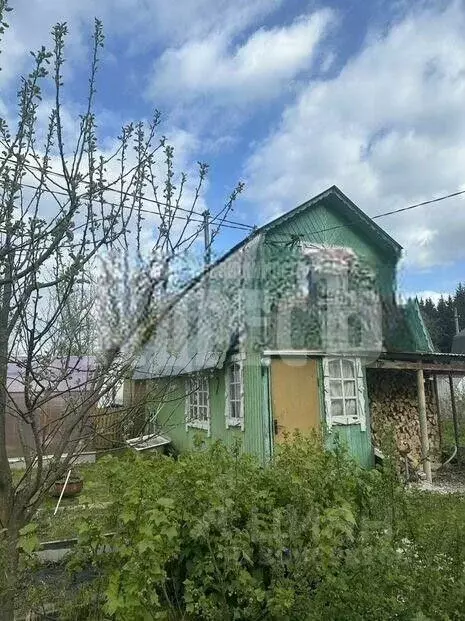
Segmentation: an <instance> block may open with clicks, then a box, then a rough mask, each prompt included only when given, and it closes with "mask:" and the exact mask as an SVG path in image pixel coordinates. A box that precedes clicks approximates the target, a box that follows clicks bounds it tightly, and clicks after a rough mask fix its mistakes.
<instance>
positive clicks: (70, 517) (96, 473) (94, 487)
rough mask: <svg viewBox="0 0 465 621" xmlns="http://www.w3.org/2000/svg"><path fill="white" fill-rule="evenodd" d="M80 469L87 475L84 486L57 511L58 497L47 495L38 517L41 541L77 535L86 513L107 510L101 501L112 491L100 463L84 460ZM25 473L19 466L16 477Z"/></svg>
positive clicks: (64, 500)
mask: <svg viewBox="0 0 465 621" xmlns="http://www.w3.org/2000/svg"><path fill="white" fill-rule="evenodd" d="M78 471H79V474H80V475H81V476H82V478H83V479H84V487H83V490H82V492H81V494H80V495H79V496H76V497H74V498H62V500H61V503H60V508H59V510H58V512H57V514H56V515H53V512H54V510H55V507H56V504H57V501H58V498H55V497H53V496H51V495H49V496H47V497H46V498H45V499H44V502H43V504H42V506H41V507H40V509H39V512H38V513H37V515H36V517H35V518H34V522H35V523H36V524H37V535H38V537H39V539H40V540H41V541H52V540H55V539H71V538H73V537H76V535H77V532H78V524H79V522H80V521H81V520H82V519H83V517H85V516H86V515H89V514H92V513H93V514H95V512H96V511H102V510H104V507H102V506H101V505H104V504H105V503H106V502H107V501H108V500H109V492H108V485H107V482H106V481H104V480H102V478H101V473H100V469H99V468H98V464H82V465H80V466H79V468H78ZM23 473H24V470H15V471H14V474H13V476H14V480H15V481H19V480H20V478H21V476H22V474H23Z"/></svg>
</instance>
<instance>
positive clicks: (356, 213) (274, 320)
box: [126, 187, 465, 466]
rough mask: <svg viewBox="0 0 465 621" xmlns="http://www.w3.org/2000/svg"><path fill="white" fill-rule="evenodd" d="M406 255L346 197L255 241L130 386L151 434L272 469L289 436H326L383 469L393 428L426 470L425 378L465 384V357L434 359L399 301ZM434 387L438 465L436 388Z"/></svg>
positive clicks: (185, 298) (207, 279) (171, 318)
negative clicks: (458, 377) (377, 454)
mask: <svg viewBox="0 0 465 621" xmlns="http://www.w3.org/2000/svg"><path fill="white" fill-rule="evenodd" d="M400 255H401V247H400V246H399V244H398V243H397V242H396V241H394V240H393V239H392V238H391V237H390V236H389V235H388V234H387V233H386V232H385V231H384V230H383V229H382V228H380V227H379V226H378V225H377V224H376V223H375V222H374V221H373V220H371V219H370V218H369V217H368V216H366V215H365V214H364V213H363V212H362V211H361V210H360V209H359V208H358V207H357V206H356V205H354V203H352V201H350V200H349V199H348V198H347V197H346V196H345V195H344V194H343V193H342V192H341V191H340V190H339V189H338V188H336V187H331V188H330V189H328V190H327V191H325V192H323V193H322V194H320V195H318V196H316V197H315V198H313V199H311V200H309V201H308V202H306V203H304V204H303V205H301V206H299V207H297V208H296V209H294V210H292V211H290V212H289V213H286V214H284V215H283V216H281V217H279V218H277V219H276V220H274V221H273V222H270V223H269V224H267V225H265V226H264V227H261V228H260V229H257V230H255V231H254V232H253V233H252V234H251V235H250V236H249V237H248V238H247V239H245V240H244V241H243V242H242V243H240V244H239V245H237V246H236V247H235V248H233V249H232V250H231V251H230V252H228V253H227V254H226V255H225V256H224V257H223V258H222V259H220V260H219V261H217V262H216V263H215V264H214V265H212V266H211V268H209V269H207V270H206V271H205V272H204V274H202V275H201V276H200V277H198V278H196V279H195V280H193V281H192V283H191V284H190V285H189V286H188V287H187V288H186V289H185V291H184V292H183V294H182V295H181V296H180V297H179V300H178V302H177V303H176V305H175V306H174V308H173V309H172V311H171V312H170V313H169V315H168V316H166V317H165V319H164V320H163V321H162V322H161V323H160V324H159V325H158V326H157V328H156V335H155V337H154V339H153V341H152V342H151V343H150V346H149V347H147V348H146V350H145V351H144V354H143V356H141V358H140V360H139V361H138V364H137V368H136V372H135V374H134V378H133V380H132V381H131V382H130V383H128V385H127V387H126V388H127V391H126V395H127V399H129V400H131V401H132V403H133V404H134V403H137V402H140V403H142V404H144V405H143V406H141V408H140V410H141V411H140V416H139V418H138V420H139V422H140V432H141V433H142V432H144V433H146V432H148V431H150V430H151V431H153V432H162V433H164V434H165V435H168V436H169V437H170V438H171V440H172V442H173V444H174V446H175V447H176V448H177V449H178V450H180V451H182V450H186V449H189V448H191V447H193V446H194V443H195V437H196V436H197V435H199V434H200V436H201V437H202V438H204V439H205V440H206V441H211V440H217V439H221V440H222V441H224V442H225V443H226V444H228V445H232V444H233V443H234V442H236V441H237V440H240V442H241V443H242V446H243V449H244V450H245V451H248V452H250V453H254V454H256V455H258V456H259V457H260V458H261V459H262V460H264V461H266V460H267V459H268V458H269V457H270V455H271V454H272V452H273V448H274V445H275V443H276V442H279V441H281V440H282V438H283V437H284V436H285V435H286V433H287V432H289V433H292V432H293V430H295V429H299V430H301V431H304V432H305V431H308V430H311V429H315V428H319V427H320V426H322V427H323V428H324V429H325V433H326V434H327V438H328V443H329V445H331V443H332V442H334V438H336V437H337V436H338V437H339V438H341V439H342V440H343V441H345V442H346V443H347V444H348V446H349V449H350V451H351V452H352V454H353V455H354V456H355V457H356V458H357V459H358V460H359V461H360V463H362V464H364V465H366V466H369V465H371V464H372V463H373V446H374V438H375V439H376V442H378V441H379V440H380V436H381V435H382V429H384V428H385V427H386V426H388V425H389V424H390V423H393V425H394V427H395V431H396V434H397V441H398V444H399V445H401V444H403V443H405V442H408V443H409V445H410V447H409V448H410V453H411V457H412V459H413V460H414V461H417V462H418V461H419V458H420V453H421V450H422V445H421V443H420V433H419V422H418V421H419V416H418V413H419V410H418V406H417V402H418V398H417V386H419V385H420V383H418V384H417V381H418V377H419V375H418V372H423V371H424V372H426V374H427V379H428V378H429V377H430V376H431V377H432V376H433V375H434V376H435V375H436V374H438V373H449V372H454V373H461V374H464V373H465V356H455V357H453V356H443V355H441V354H436V353H434V352H433V347H432V343H431V339H430V338H429V334H428V332H427V330H426V327H425V325H424V323H423V320H422V317H421V314H420V312H419V307H418V303H417V302H416V301H409V302H408V303H407V304H406V305H405V306H403V307H401V306H399V305H397V304H396V268H397V264H398V261H399V258H400ZM425 384H426V391H425V400H426V414H427V424H428V426H429V430H428V432H429V438H430V444H431V448H430V453H429V454H428V456H433V457H434V450H435V449H437V448H438V437H439V432H438V413H437V407H436V394H435V390H434V385H435V382H430V381H427V382H425ZM422 411H423V410H422ZM425 446H426V445H425V440H423V452H425V451H426V448H425Z"/></svg>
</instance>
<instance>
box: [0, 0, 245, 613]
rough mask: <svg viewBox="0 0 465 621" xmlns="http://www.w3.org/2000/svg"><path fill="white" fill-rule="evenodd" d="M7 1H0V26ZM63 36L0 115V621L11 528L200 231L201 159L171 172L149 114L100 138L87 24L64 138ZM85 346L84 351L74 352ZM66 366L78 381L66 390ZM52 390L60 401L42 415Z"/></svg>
mask: <svg viewBox="0 0 465 621" xmlns="http://www.w3.org/2000/svg"><path fill="white" fill-rule="evenodd" d="M8 10H9V7H8V6H7V2H6V0H0V21H1V23H2V27H1V34H3V32H4V29H5V27H6V26H7V24H6V22H5V19H6V14H7V12H8ZM66 35H67V26H66V24H64V23H63V24H57V25H56V26H55V27H54V28H53V30H52V40H53V46H52V50H51V51H49V50H47V49H46V48H44V47H42V48H41V49H40V50H39V51H38V52H37V53H35V54H33V67H32V69H31V72H30V73H29V74H28V75H27V76H26V77H24V78H22V79H21V86H20V89H19V92H18V117H17V120H16V121H14V122H11V121H10V122H9V121H7V120H6V119H0V146H1V149H0V151H1V153H0V545H1V546H2V547H3V548H4V554H3V555H2V562H3V565H4V566H3V567H2V568H1V571H0V619H1V620H11V619H13V616H14V593H15V586H16V585H15V582H16V574H17V568H18V538H19V536H20V531H21V529H23V528H24V527H25V525H27V524H28V523H29V522H30V521H31V519H32V518H33V516H34V514H35V512H36V511H37V509H38V507H39V506H40V504H41V502H42V501H43V499H44V497H45V495H46V494H47V493H48V491H49V490H50V488H51V487H52V486H53V484H54V483H55V481H56V480H57V479H59V478H61V477H62V476H63V475H64V474H65V473H66V472H67V470H68V469H69V468H70V466H71V464H72V463H73V461H74V460H75V459H76V457H77V456H78V455H79V453H80V452H82V451H85V450H86V449H87V448H89V446H91V445H92V441H93V433H94V429H95V424H94V423H95V421H94V417H95V412H96V406H97V405H98V404H99V403H100V402H101V401H102V399H104V398H105V396H106V395H108V394H110V393H112V391H113V389H114V387H115V386H116V385H117V384H118V383H120V382H121V379H122V378H123V377H124V376H125V375H126V374H127V373H128V372H129V370H130V369H131V366H132V364H133V361H134V359H135V357H136V356H137V354H138V352H140V350H141V348H142V347H143V346H144V344H145V343H146V342H147V340H148V339H149V338H150V336H151V335H152V334H153V332H154V331H155V330H156V325H157V321H159V320H160V319H161V318H162V317H163V316H164V314H165V313H166V312H168V310H169V309H170V308H171V306H172V305H173V304H174V302H175V300H176V282H177V281H176V278H175V279H174V282H175V285H173V286H171V284H170V283H171V281H172V279H173V277H174V276H175V273H176V270H175V269H173V266H176V263H177V261H178V260H180V258H181V257H185V256H186V253H188V251H189V249H190V248H192V246H193V244H194V243H195V241H196V239H197V236H198V234H199V232H200V231H201V225H200V226H199V224H198V222H199V220H198V217H195V216H196V211H195V209H196V205H197V204H198V203H199V201H200V199H201V189H202V184H203V182H204V180H205V177H206V174H207V166H206V165H204V164H200V165H199V171H198V178H197V179H196V181H195V183H194V184H193V185H191V184H190V182H189V179H188V178H187V176H186V175H184V174H182V175H180V176H179V177H178V176H177V175H176V173H175V171H174V161H173V160H174V152H173V148H172V147H171V146H170V145H168V144H167V143H166V140H165V138H164V137H159V135H158V130H159V125H160V115H159V114H158V113H156V114H155V115H154V117H153V118H152V120H150V121H149V122H147V123H142V122H139V123H130V124H128V125H126V126H124V127H123V128H122V130H121V133H120V135H119V136H118V138H117V146H116V148H115V149H114V150H113V151H112V152H111V153H108V152H105V151H104V150H103V149H101V148H100V146H99V138H98V132H97V121H96V117H95V114H94V102H95V94H96V76H97V68H98V64H99V52H100V50H101V48H102V47H103V43H104V36H103V30H102V25H101V23H100V22H99V21H98V20H96V21H95V28H94V34H93V39H92V55H91V62H90V74H89V88H88V94H87V98H86V100H85V105H84V110H83V113H82V114H81V116H80V117H79V119H78V120H77V121H76V135H75V136H74V138H73V137H71V138H69V139H68V138H66V137H65V133H66V132H65V128H64V124H63V114H64V109H63V105H64V104H63V88H64V83H63V66H64V62H65V55H64V51H65V40H66ZM47 101H52V102H53V103H52V105H51V106H50V110H49V117H48V124H47V127H46V128H45V130H43V128H42V127H41V126H40V123H39V120H38V119H39V109H40V106H41V105H46V102H47ZM44 102H45V103H44ZM42 118H43V117H42ZM241 188H242V186H239V187H238V189H237V190H236V191H234V192H233V195H232V198H230V200H229V201H227V203H226V206H225V208H224V209H223V210H222V212H221V214H222V216H221V217H222V218H224V217H225V215H226V214H227V212H228V210H229V209H230V208H231V206H232V201H233V199H234V198H235V196H236V194H237V191H240V190H241ZM189 197H190V200H188V198H189ZM147 231H153V234H151V235H147ZM90 273H92V274H93V275H94V277H93V280H94V282H95V283H96V285H95V286H96V287H97V291H98V295H97V298H98V302H99V303H98V304H97V305H95V304H93V295H94V290H93V289H92V286H91V284H90V283H89V281H88V275H89V274H90ZM94 321H97V328H98V330H97V334H98V340H94V332H95V330H94V325H95V324H94ZM89 351H92V353H93V354H94V355H93V357H92V359H91V360H90V359H89V358H88V357H87V356H83V354H88V353H89ZM76 357H77V358H76ZM13 365H14V368H15V369H16V370H17V372H18V374H19V375H18V378H19V381H20V382H21V384H22V386H23V389H24V402H23V403H22V404H21V405H18V403H15V402H13V401H12V399H11V395H10V394H9V386H10V379H11V378H9V369H11V368H12V366H13ZM74 371H77V372H79V374H82V381H81V384H80V385H79V386H73V387H72V388H73V390H72V391H71V387H70V378H71V377H74V376H73V372H74ZM79 377H81V375H79ZM18 378H17V379H18ZM57 394H60V395H62V396H63V399H64V402H65V408H64V411H63V412H61V414H60V416H59V418H56V419H54V420H49V419H47V418H44V416H43V412H44V410H45V409H46V407H47V404H48V403H49V402H50V400H51V399H52V398H53V397H54V396H55V395H57ZM11 418H13V419H14V421H15V427H16V428H17V430H18V434H19V439H20V441H21V444H22V452H23V456H24V460H25V470H24V472H22V473H21V475H20V476H19V477H14V476H13V472H12V470H11V467H10V463H9V460H8V451H7V437H6V433H7V424H8V421H9V419H11ZM46 457H47V458H46Z"/></svg>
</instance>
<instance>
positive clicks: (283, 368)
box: [271, 359, 320, 442]
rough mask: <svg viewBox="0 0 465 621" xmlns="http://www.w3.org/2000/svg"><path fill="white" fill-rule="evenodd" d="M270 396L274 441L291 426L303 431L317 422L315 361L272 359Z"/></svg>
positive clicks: (315, 426) (287, 432) (280, 437)
mask: <svg viewBox="0 0 465 621" xmlns="http://www.w3.org/2000/svg"><path fill="white" fill-rule="evenodd" d="M299 363H300V364H299ZM271 396H272V408H273V409H272V411H273V419H274V420H275V421H276V424H277V432H278V433H277V435H276V436H275V439H276V441H277V442H280V441H282V440H283V439H284V437H285V435H286V434H289V433H292V432H294V431H295V430H299V431H302V432H303V433H305V432H308V431H310V430H312V429H315V428H317V427H318V426H319V424H320V412H319V410H320V407H319V396H318V377H317V361H316V360H307V359H300V360H297V359H287V360H279V359H275V360H273V361H272V363H271Z"/></svg>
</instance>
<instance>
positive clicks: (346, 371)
mask: <svg viewBox="0 0 465 621" xmlns="http://www.w3.org/2000/svg"><path fill="white" fill-rule="evenodd" d="M342 375H343V377H347V378H349V377H355V365H354V363H353V362H352V360H342Z"/></svg>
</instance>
